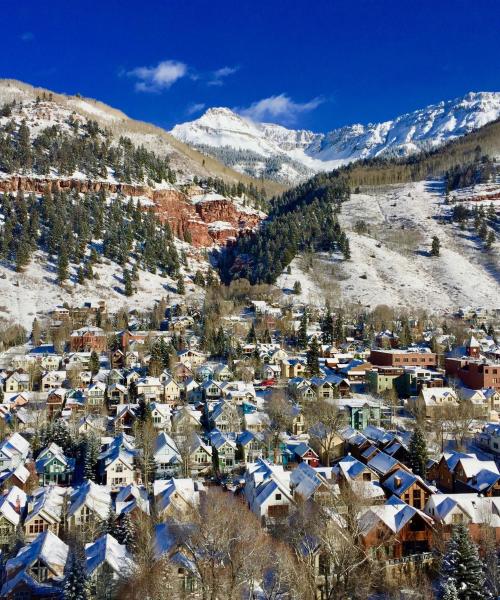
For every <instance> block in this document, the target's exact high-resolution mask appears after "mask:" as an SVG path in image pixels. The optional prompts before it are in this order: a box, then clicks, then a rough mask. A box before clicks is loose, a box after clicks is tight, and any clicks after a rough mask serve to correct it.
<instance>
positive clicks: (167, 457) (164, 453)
mask: <svg viewBox="0 0 500 600" xmlns="http://www.w3.org/2000/svg"><path fill="white" fill-rule="evenodd" d="M153 457H154V461H155V463H156V477H157V478H158V479H167V478H169V477H175V476H176V475H177V474H178V473H179V469H180V466H181V455H180V453H179V450H178V448H177V445H176V443H175V442H174V440H173V439H172V438H171V437H170V436H169V435H168V434H167V433H166V432H165V431H162V432H161V433H159V434H158V437H157V438H156V441H155V448H154V452H153Z"/></svg>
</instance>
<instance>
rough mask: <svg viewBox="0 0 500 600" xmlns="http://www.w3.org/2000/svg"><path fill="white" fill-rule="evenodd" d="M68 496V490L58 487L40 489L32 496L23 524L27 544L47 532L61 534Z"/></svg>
mask: <svg viewBox="0 0 500 600" xmlns="http://www.w3.org/2000/svg"><path fill="white" fill-rule="evenodd" d="M66 494H67V489H66V488H62V487H58V486H50V487H47V488H39V489H38V490H36V491H35V492H34V493H33V494H32V496H31V497H30V499H29V502H28V514H27V515H26V518H25V519H24V524H23V528H24V537H25V539H26V541H27V542H31V541H32V540H34V539H35V538H36V537H37V535H38V534H40V533H42V532H44V531H47V530H50V531H51V532H52V533H54V534H55V535H58V534H59V528H60V526H61V520H62V513H63V506H64V503H65V497H66Z"/></svg>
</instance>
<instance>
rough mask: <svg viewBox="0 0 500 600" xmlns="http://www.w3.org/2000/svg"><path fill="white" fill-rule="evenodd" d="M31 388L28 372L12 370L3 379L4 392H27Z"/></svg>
mask: <svg viewBox="0 0 500 600" xmlns="http://www.w3.org/2000/svg"><path fill="white" fill-rule="evenodd" d="M30 389H31V381H30V376H29V374H28V373H18V372H17V371H14V373H12V374H11V375H9V376H8V377H7V378H6V379H5V391H6V392H16V393H19V392H29V391H30Z"/></svg>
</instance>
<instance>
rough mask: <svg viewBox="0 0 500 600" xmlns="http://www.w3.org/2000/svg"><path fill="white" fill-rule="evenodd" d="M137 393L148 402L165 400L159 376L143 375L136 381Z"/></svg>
mask: <svg viewBox="0 0 500 600" xmlns="http://www.w3.org/2000/svg"><path fill="white" fill-rule="evenodd" d="M136 386H137V395H138V396H142V397H143V398H144V400H146V402H155V401H157V402H161V401H162V400H163V385H162V383H161V381H160V379H159V378H158V377H149V376H148V377H142V378H141V379H138V380H137V381H136Z"/></svg>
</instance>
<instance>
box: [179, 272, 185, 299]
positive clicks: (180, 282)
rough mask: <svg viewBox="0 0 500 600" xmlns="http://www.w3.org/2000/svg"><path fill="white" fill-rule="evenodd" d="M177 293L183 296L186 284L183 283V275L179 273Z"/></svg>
mask: <svg viewBox="0 0 500 600" xmlns="http://www.w3.org/2000/svg"><path fill="white" fill-rule="evenodd" d="M177 293H178V294H179V295H180V296H184V294H185V293H186V286H185V285H184V277H183V276H182V275H179V277H178V278H177Z"/></svg>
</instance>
